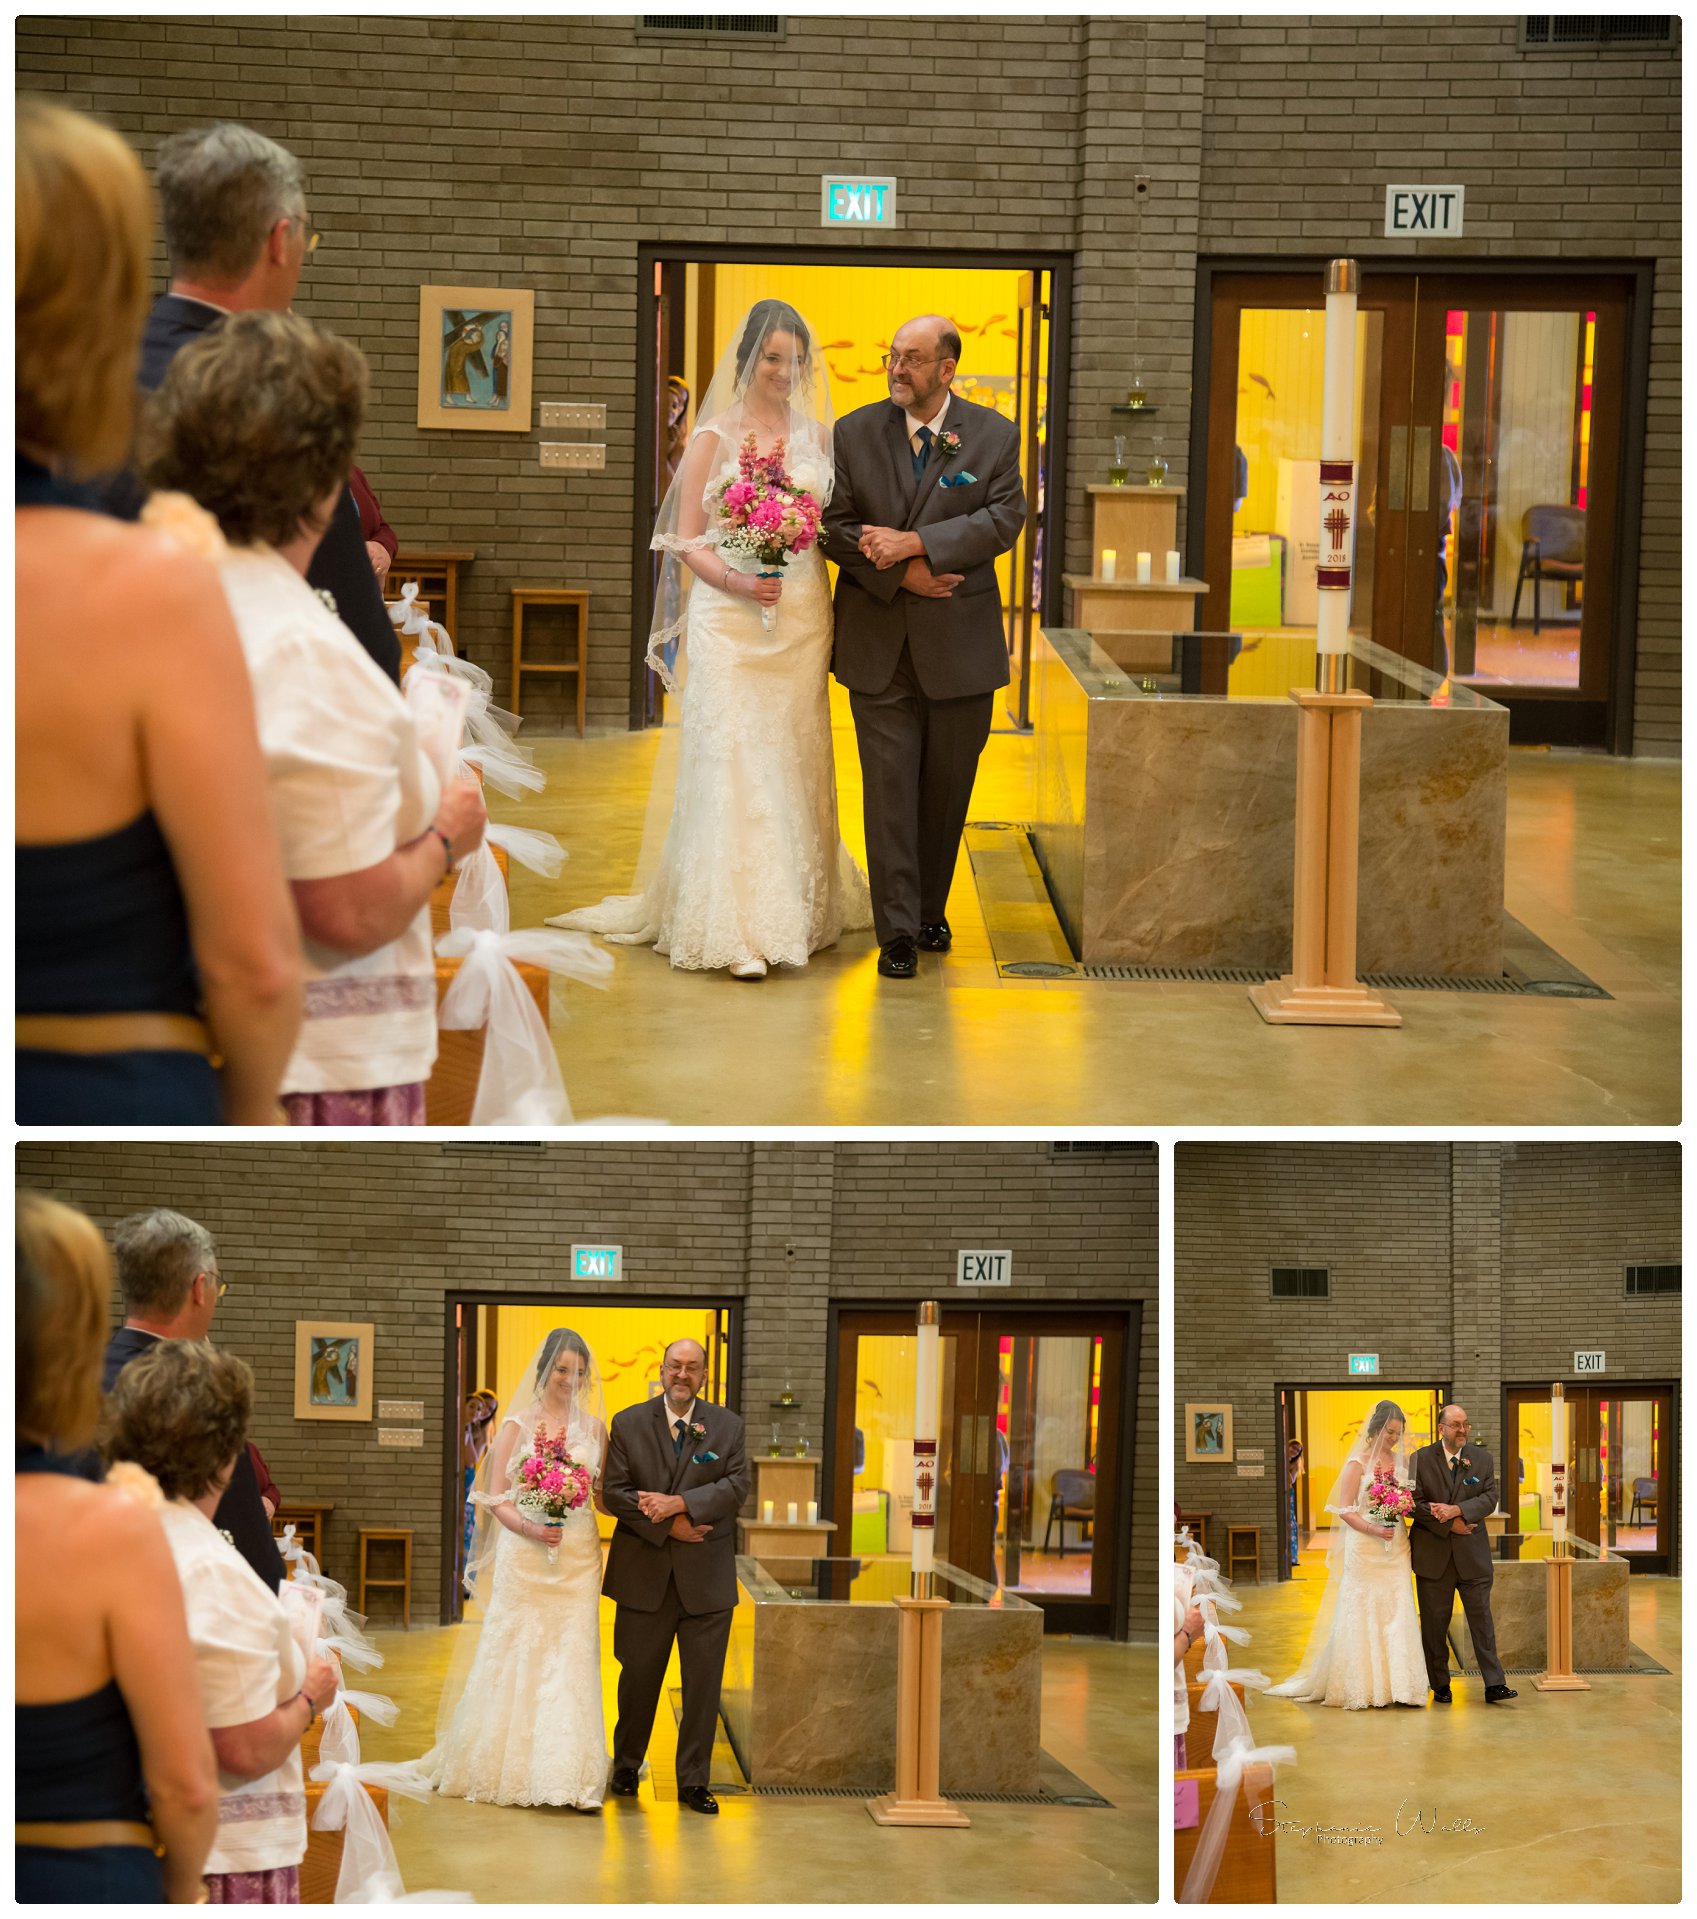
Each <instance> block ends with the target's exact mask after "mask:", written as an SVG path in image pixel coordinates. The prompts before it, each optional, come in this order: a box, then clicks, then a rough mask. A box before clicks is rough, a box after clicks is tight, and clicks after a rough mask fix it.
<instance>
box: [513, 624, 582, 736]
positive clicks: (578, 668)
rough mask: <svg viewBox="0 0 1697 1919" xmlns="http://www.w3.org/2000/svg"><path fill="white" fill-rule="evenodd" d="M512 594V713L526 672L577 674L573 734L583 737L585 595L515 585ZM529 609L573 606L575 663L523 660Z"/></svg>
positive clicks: (521, 710)
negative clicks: (527, 610)
mask: <svg viewBox="0 0 1697 1919" xmlns="http://www.w3.org/2000/svg"><path fill="white" fill-rule="evenodd" d="M512 593H513V711H514V712H515V713H520V714H522V713H523V711H524V709H523V707H521V706H520V704H519V687H520V681H521V680H522V678H523V676H524V675H525V674H526V673H575V674H576V675H577V735H578V738H579V739H582V738H583V709H584V700H585V698H586V697H587V694H588V688H589V594H588V592H587V591H586V590H585V589H584V588H582V587H576V586H515V587H514V588H513V589H512ZM532 606H573V607H576V608H577V658H576V659H575V660H527V659H526V658H525V657H524V615H525V609H526V608H527V607H532Z"/></svg>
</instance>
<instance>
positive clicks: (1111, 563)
mask: <svg viewBox="0 0 1697 1919" xmlns="http://www.w3.org/2000/svg"><path fill="white" fill-rule="evenodd" d="M1119 558H1120V556H1119V555H1118V554H1117V553H1116V552H1115V551H1114V549H1113V548H1112V547H1111V546H1105V547H1103V549H1102V578H1103V579H1104V580H1111V579H1112V578H1113V577H1114V568H1115V567H1116V566H1118V564H1119Z"/></svg>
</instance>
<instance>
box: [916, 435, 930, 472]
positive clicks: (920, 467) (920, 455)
mask: <svg viewBox="0 0 1697 1919" xmlns="http://www.w3.org/2000/svg"><path fill="white" fill-rule="evenodd" d="M913 437H914V438H915V439H916V440H917V441H918V442H919V449H918V451H917V452H916V453H915V454H914V456H913V477H914V480H915V482H916V483H917V481H918V479H919V476H920V474H922V473H923V472H924V471H925V462H926V460H927V459H928V458H929V457H930V453H931V429H930V428H929V427H928V426H922V427H921V428H920V429H919V431H918V432H917V433H916V434H915V435H914V436H913Z"/></svg>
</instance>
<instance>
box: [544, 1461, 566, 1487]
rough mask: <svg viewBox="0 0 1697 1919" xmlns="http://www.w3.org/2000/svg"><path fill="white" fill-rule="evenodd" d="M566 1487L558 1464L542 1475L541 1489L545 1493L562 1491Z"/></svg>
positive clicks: (564, 1478)
mask: <svg viewBox="0 0 1697 1919" xmlns="http://www.w3.org/2000/svg"><path fill="white" fill-rule="evenodd" d="M565 1489H566V1476H565V1474H564V1473H563V1472H561V1471H560V1469H559V1467H558V1466H555V1467H554V1468H552V1470H550V1471H548V1472H545V1473H544V1474H543V1475H542V1490H543V1491H544V1492H545V1493H563V1492H564V1491H565Z"/></svg>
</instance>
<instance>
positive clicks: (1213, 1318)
mask: <svg viewBox="0 0 1697 1919" xmlns="http://www.w3.org/2000/svg"><path fill="white" fill-rule="evenodd" d="M1176 1163H1177V1171H1176V1185H1175V1193H1174V1230H1175V1239H1176V1255H1175V1277H1174V1320H1173V1327H1174V1334H1173V1338H1174V1387H1173V1401H1174V1415H1175V1419H1174V1445H1175V1454H1174V1469H1173V1470H1174V1485H1175V1490H1176V1493H1177V1497H1178V1500H1179V1503H1180V1504H1181V1505H1182V1506H1185V1507H1198V1508H1202V1509H1206V1510H1209V1511H1211V1512H1212V1513H1213V1515H1214V1518H1213V1519H1212V1521H1211V1522H1210V1527H1211V1529H1212V1528H1214V1527H1219V1528H1222V1529H1223V1527H1224V1526H1225V1525H1226V1524H1227V1523H1229V1522H1233V1521H1236V1522H1240V1523H1242V1524H1244V1525H1259V1526H1260V1527H1261V1563H1262V1568H1263V1576H1264V1577H1266V1578H1269V1579H1270V1578H1272V1577H1274V1576H1275V1572H1276V1559H1277V1545H1276V1542H1277V1539H1278V1523H1279V1521H1278V1502H1279V1499H1280V1497H1281V1496H1282V1495H1281V1485H1280V1479H1279V1473H1278V1467H1277V1461H1278V1458H1279V1436H1278V1429H1277V1424H1276V1408H1275V1402H1274V1390H1275V1387H1276V1386H1277V1385H1280V1384H1288V1385H1307V1386H1319V1385H1330V1386H1335V1387H1346V1386H1348V1385H1349V1384H1351V1381H1350V1379H1349V1375H1348V1355H1349V1354H1350V1353H1351V1352H1377V1353H1378V1354H1379V1368H1380V1375H1381V1377H1383V1378H1384V1379H1385V1380H1386V1381H1387V1382H1392V1381H1394V1382H1397V1383H1399V1384H1400V1383H1402V1382H1405V1381H1417V1382H1421V1383H1426V1382H1430V1383H1432V1384H1436V1383H1437V1382H1439V1381H1441V1380H1448V1381H1449V1382H1450V1384H1451V1387H1452V1390H1453V1391H1454V1392H1455V1394H1456V1396H1457V1397H1458V1398H1459V1399H1460V1400H1461V1402H1462V1403H1463V1404H1464V1405H1465V1406H1466V1407H1467V1409H1468V1411H1469V1413H1470V1414H1471V1416H1472V1420H1473V1428H1474V1432H1475V1434H1476V1435H1477V1436H1478V1437H1479V1438H1480V1439H1481V1441H1482V1442H1483V1443H1484V1444H1485V1445H1487V1446H1489V1447H1490V1448H1491V1450H1492V1451H1493V1453H1496V1454H1499V1455H1500V1453H1501V1433H1500V1425H1501V1411H1502V1398H1501V1389H1502V1387H1503V1385H1504V1383H1505V1382H1506V1383H1509V1384H1519V1385H1526V1384H1534V1383H1538V1382H1541V1381H1544V1380H1551V1379H1558V1378H1559V1379H1564V1380H1567V1381H1572V1380H1573V1379H1574V1377H1575V1375H1574V1373H1573V1355H1574V1353H1575V1351H1581V1350H1595V1349H1597V1348H1601V1349H1602V1350H1603V1351H1604V1352H1605V1353H1606V1354H1607V1358H1608V1369H1607V1373H1606V1374H1605V1375H1604V1377H1605V1378H1608V1379H1618V1380H1622V1381H1627V1380H1636V1381H1649V1380H1665V1379H1677V1378H1678V1377H1679V1364H1680V1349H1679V1329H1680V1301H1679V1299H1678V1297H1676V1296H1663V1297H1659V1298H1651V1299H1627V1298H1625V1297H1624V1283H1623V1277H1622V1272H1621V1268H1622V1267H1623V1265H1625V1264H1626V1263H1627V1262H1629V1261H1631V1262H1666V1261H1677V1260H1678V1259H1679V1258H1680V1234H1679V1224H1680V1155H1679V1148H1678V1147H1677V1146H1675V1145H1619V1146H1616V1145H1594V1144H1574V1145H1566V1144H1559V1145H1545V1144H1542V1143H1538V1144H1510V1145H1504V1144H1500V1143H1497V1142H1482V1143H1474V1142H1468V1143H1458V1144H1456V1145H1453V1146H1445V1145H1426V1144H1384V1145H1362V1144H1354V1143H1347V1144H1325V1145H1296V1144H1291V1145H1277V1146H1228V1145H1186V1144H1182V1143H1181V1144H1180V1145H1179V1146H1178V1147H1177V1148H1176ZM1273 1265H1281V1266H1283V1265H1311V1266H1326V1267H1329V1268H1330V1269H1331V1296H1330V1297H1329V1298H1328V1299H1297V1300H1287V1299H1280V1300H1275V1299H1273V1298H1271V1297H1270V1285H1269V1275H1268V1269H1269V1268H1270V1267H1271V1266H1273ZM1355 1383H1357V1384H1359V1383H1360V1382H1355ZM1215 1399H1220V1400H1224V1401H1226V1402H1227V1403H1229V1404H1230V1405H1231V1406H1232V1408H1233V1423H1234V1434H1233V1438H1234V1443H1235V1445H1238V1446H1249V1447H1260V1448H1262V1449H1263V1450H1264V1451H1265V1454H1266V1459H1267V1476H1266V1477H1265V1478H1263V1479H1239V1478H1238V1477H1237V1476H1236V1473H1235V1471H1234V1470H1233V1468H1232V1467H1231V1466H1213V1465H1194V1464H1186V1462H1185V1459H1184V1434H1183V1417H1184V1406H1185V1403H1186V1402H1187V1401H1192V1402H1212V1401H1214V1400H1215ZM1676 1443H1677V1442H1676ZM1320 1496H1321V1497H1322V1498H1323V1497H1324V1491H1323V1490H1322V1492H1321V1494H1320ZM1219 1537H1220V1539H1221V1541H1222V1542H1223V1538H1224V1533H1223V1530H1222V1531H1221V1532H1220V1535H1219ZM1213 1540H1214V1533H1213V1531H1212V1530H1211V1531H1210V1543H1213Z"/></svg>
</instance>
